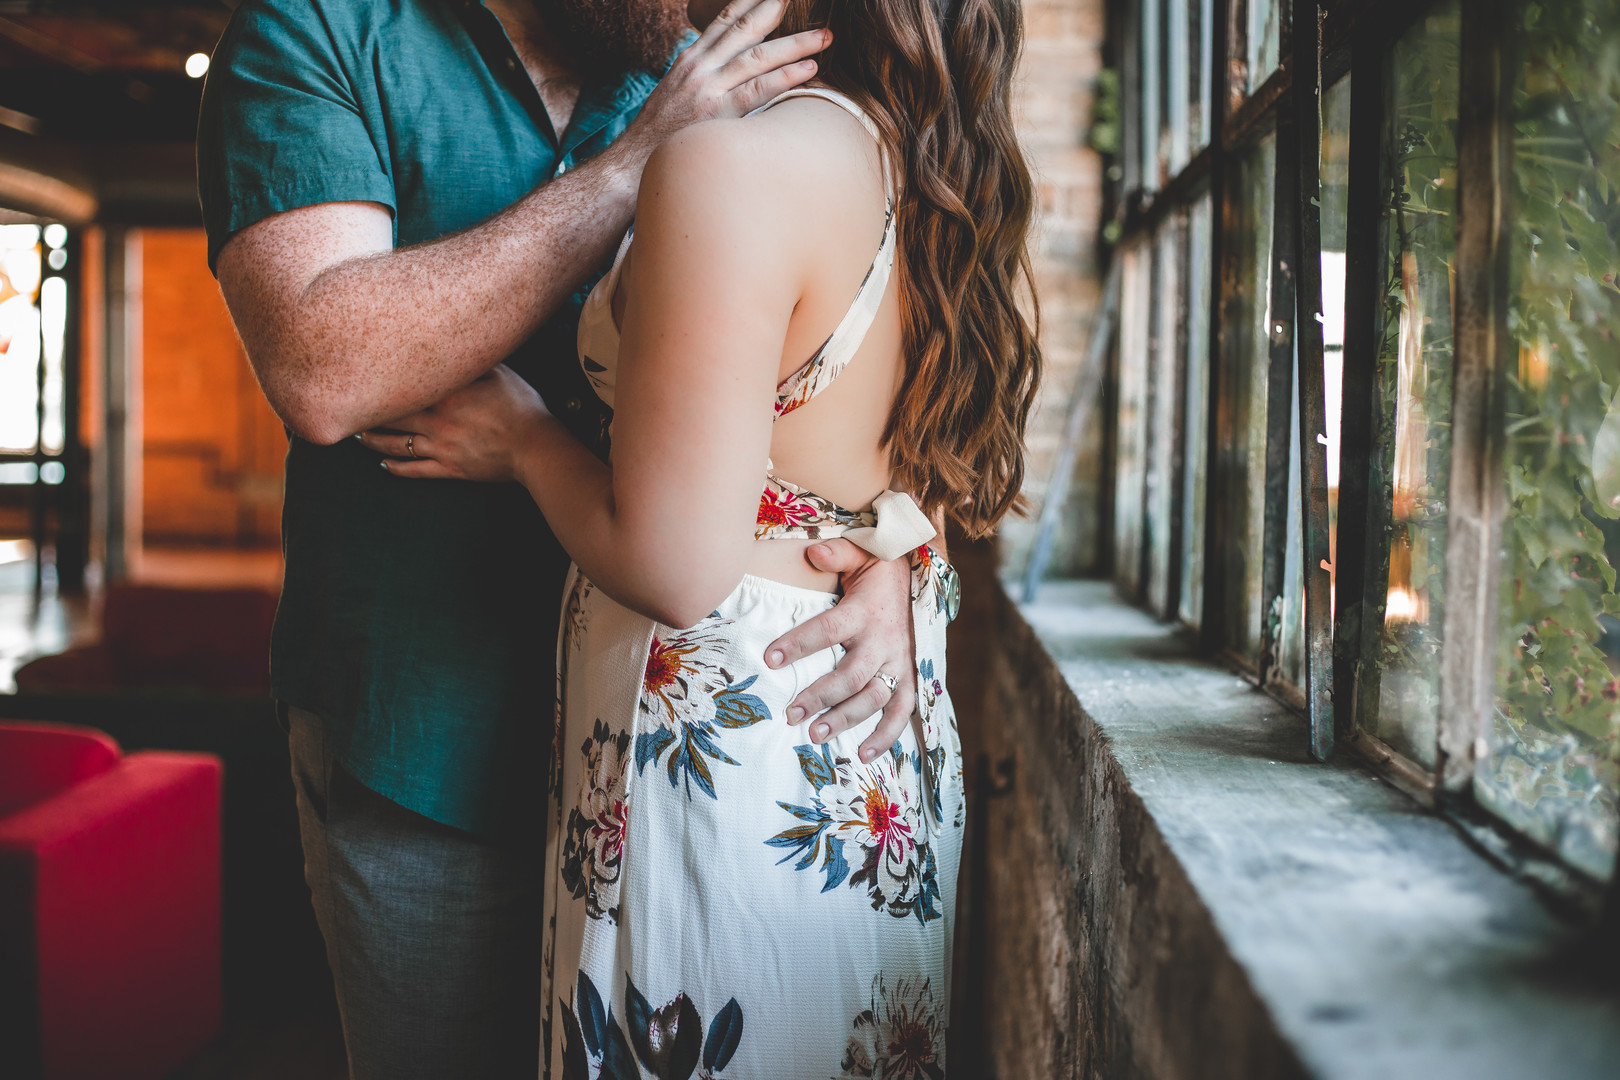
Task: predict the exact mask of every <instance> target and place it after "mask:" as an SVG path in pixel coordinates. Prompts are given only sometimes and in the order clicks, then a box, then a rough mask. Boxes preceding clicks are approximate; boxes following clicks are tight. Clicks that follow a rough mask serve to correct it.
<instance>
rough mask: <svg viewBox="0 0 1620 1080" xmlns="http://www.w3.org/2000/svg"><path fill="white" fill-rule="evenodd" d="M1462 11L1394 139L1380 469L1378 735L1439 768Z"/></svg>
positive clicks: (1425, 34) (1395, 117)
mask: <svg viewBox="0 0 1620 1080" xmlns="http://www.w3.org/2000/svg"><path fill="white" fill-rule="evenodd" d="M1458 10H1459V9H1458V3H1457V0H1451V2H1449V3H1441V4H1439V5H1437V7H1436V8H1435V10H1434V13H1433V14H1431V15H1430V16H1429V17H1428V18H1426V19H1424V20H1422V21H1420V22H1418V23H1417V24H1415V25H1414V26H1413V27H1412V28H1411V29H1410V30H1408V31H1407V32H1406V34H1405V35H1403V36H1402V37H1401V39H1400V41H1398V42H1397V43H1396V45H1395V50H1394V56H1393V58H1392V61H1393V62H1392V63H1391V65H1390V71H1391V74H1390V87H1389V99H1388V100H1389V103H1390V104H1389V117H1388V121H1387V123H1386V125H1385V136H1386V138H1387V139H1388V141H1389V146H1388V151H1387V152H1388V155H1389V158H1388V160H1389V161H1390V163H1391V168H1392V169H1393V171H1394V180H1393V184H1392V186H1391V194H1392V196H1393V199H1392V201H1391V202H1390V203H1389V205H1388V206H1387V207H1386V208H1385V216H1384V229H1385V230H1386V237H1387V243H1388V250H1389V252H1390V259H1389V265H1388V267H1387V268H1386V273H1387V278H1386V285H1385V293H1384V295H1385V297H1386V298H1387V299H1386V301H1385V303H1386V310H1385V313H1384V340H1383V342H1382V345H1381V348H1380V352H1379V358H1378V394H1379V400H1380V402H1381V409H1382V415H1381V417H1380V419H1379V423H1380V426H1381V432H1382V434H1381V439H1380V451H1381V453H1382V454H1383V455H1384V456H1383V458H1382V460H1381V461H1379V462H1378V463H1377V464H1378V466H1379V468H1380V469H1381V470H1382V478H1383V487H1384V490H1388V491H1392V492H1393V495H1392V496H1391V498H1392V506H1391V511H1390V522H1391V526H1392V528H1391V530H1390V533H1389V568H1388V582H1389V584H1388V592H1387V595H1386V598H1385V605H1384V623H1383V635H1382V637H1381V639H1380V642H1379V650H1380V657H1381V659H1382V671H1381V673H1380V681H1379V699H1378V712H1377V717H1376V719H1375V721H1374V723H1373V733H1374V734H1376V735H1377V736H1378V737H1379V738H1381V739H1383V740H1384V741H1385V742H1387V743H1389V745H1390V746H1392V747H1394V748H1395V749H1396V750H1399V751H1400V752H1401V753H1402V754H1404V755H1406V756H1407V757H1409V758H1411V759H1412V760H1413V761H1416V762H1418V763H1420V764H1422V765H1426V766H1428V767H1431V768H1432V767H1433V766H1434V764H1435V738H1436V733H1437V724H1438V709H1439V693H1440V627H1441V621H1442V620H1441V610H1442V605H1443V604H1444V601H1445V591H1444V586H1445V575H1444V561H1445V553H1446V483H1447V479H1448V476H1449V470H1450V463H1451V425H1450V420H1451V356H1452V351H1451V312H1452V306H1453V303H1454V301H1455V297H1454V295H1453V287H1452V286H1453V282H1454V280H1455V278H1454V275H1453V261H1454V258H1455V255H1456V247H1457V243H1456V209H1457V200H1456V191H1457V143H1456V130H1457V56H1458V54H1457V42H1458V39H1457V35H1458V29H1459V13H1458ZM1391 436H1392V437H1391ZM1378 489H1379V485H1375V486H1374V490H1375V491H1376V490H1378ZM1375 577H1376V575H1375Z"/></svg>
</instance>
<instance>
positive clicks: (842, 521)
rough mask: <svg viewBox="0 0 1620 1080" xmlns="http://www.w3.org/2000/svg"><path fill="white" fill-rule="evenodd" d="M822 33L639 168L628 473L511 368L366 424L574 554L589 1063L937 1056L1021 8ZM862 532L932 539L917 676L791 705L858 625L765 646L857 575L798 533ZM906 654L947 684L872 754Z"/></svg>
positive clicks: (626, 302)
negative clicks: (963, 617) (807, 57)
mask: <svg viewBox="0 0 1620 1080" xmlns="http://www.w3.org/2000/svg"><path fill="white" fill-rule="evenodd" d="M719 6H720V5H719V3H718V0H692V4H691V14H692V17H693V21H694V22H695V23H696V24H697V25H699V26H702V25H705V24H706V23H707V22H708V21H709V20H710V19H711V18H712V17H713V16H714V13H715V9H717V8H718V7H719ZM818 25H819V26H825V27H826V28H827V29H828V30H829V31H830V32H831V35H832V44H831V46H830V47H829V48H828V50H827V51H826V52H825V53H824V54H823V56H822V59H821V64H820V70H819V80H818V82H817V84H816V85H815V86H814V87H812V88H809V89H801V90H798V91H792V92H790V93H789V94H786V95H783V97H781V98H778V99H777V100H776V101H774V102H772V103H771V105H768V106H766V107H765V108H764V109H762V110H760V111H759V112H757V113H755V114H754V115H752V116H750V117H747V118H744V119H742V120H730V121H715V122H711V123H708V124H703V125H699V126H698V127H695V128H691V129H688V130H687V131H684V132H682V133H681V134H679V135H677V136H675V137H673V138H672V139H671V140H670V141H669V142H668V143H666V144H665V145H664V146H663V147H662V148H661V149H660V150H659V151H658V152H657V153H656V154H655V155H654V157H653V159H652V160H651V162H649V164H648V166H647V169H646V172H645V174H644V176H643V179H642V185H641V191H640V197H639V203H638V209H637V218H636V229H635V233H634V244H633V246H632V244H631V241H630V239H629V238H627V239H626V241H625V244H624V246H623V247H622V248H621V250H620V253H619V258H618V260H617V261H616V262H615V265H614V268H613V270H612V272H611V273H610V274H609V275H608V276H607V277H606V278H604V279H603V281H602V282H601V284H600V285H598V287H597V288H596V290H595V291H594V292H593V294H592V295H591V298H590V300H589V302H588V303H587V305H586V308H585V311H584V313H583V315H582V317H581V322H580V332H579V341H580V362H581V364H583V365H584V367H585V369H586V371H587V372H588V373H589V375H590V376H591V379H592V382H593V384H594V385H595V386H596V388H597V390H598V392H599V393H600V395H601V396H602V398H603V400H604V401H606V402H607V403H609V404H611V405H613V406H614V408H615V419H614V427H613V452H612V466H611V469H610V468H609V467H607V466H604V465H602V464H601V463H599V462H598V461H597V460H596V459H595V458H593V457H592V456H591V455H590V454H589V453H588V452H586V451H585V450H584V449H582V448H581V447H580V446H579V445H578V444H577V443H575V442H573V440H572V439H570V438H569V436H568V435H567V434H566V433H565V432H564V430H563V429H562V427H561V425H560V424H558V423H557V421H556V420H555V419H553V418H552V417H551V416H550V415H549V414H547V413H546V411H545V407H544V406H543V404H542V403H541V402H540V400H539V398H538V397H537V396H536V395H535V394H534V392H533V391H532V390H531V389H530V388H529V387H528V386H527V385H526V384H525V383H523V382H522V381H521V380H520V379H518V378H517V377H516V376H514V375H512V374H511V373H510V372H507V371H504V370H503V369H497V370H496V371H495V372H494V373H493V374H492V375H491V376H489V377H487V378H485V379H483V380H480V382H478V383H476V384H474V385H473V386H472V387H469V388H468V389H467V390H465V391H462V392H460V393H458V394H457V395H454V396H453V397H452V398H451V399H449V400H448V401H446V402H445V403H443V404H441V405H439V406H435V407H434V408H433V409H431V410H428V411H427V412H425V413H423V414H419V415H418V416H415V417H409V418H406V419H404V420H402V421H400V422H399V423H398V424H397V425H396V427H397V429H398V430H400V431H404V432H407V433H410V434H405V435H400V434H368V435H366V436H365V439H366V442H367V444H368V445H370V446H372V447H374V448H376V449H378V450H380V451H381V452H383V453H384V454H386V455H390V456H391V457H392V458H393V460H389V461H385V462H384V467H385V468H389V469H390V470H391V471H393V472H395V473H396V474H398V475H400V476H404V477H458V478H465V479H473V480H509V479H516V480H518V481H520V482H522V483H523V484H525V485H526V486H527V487H528V489H529V491H530V492H531V493H532V494H533V496H534V498H535V500H536V502H537V503H538V504H539V505H540V508H541V509H542V510H543V511H544V512H545V514H546V517H547V520H548V521H549V522H550V524H551V526H552V528H553V530H554V531H555V532H556V534H557V536H558V538H559V539H560V540H561V541H562V543H563V544H564V546H565V547H566V548H567V549H568V551H569V553H570V554H571V555H572V556H573V558H574V560H575V570H574V572H573V574H572V576H571V579H570V583H569V586H568V589H567V592H566V596H567V600H566V602H565V609H564V612H563V633H562V635H561V643H560V646H559V658H558V677H559V684H560V693H559V707H560V715H559V718H558V723H557V730H558V733H559V734H558V746H559V750H558V753H557V754H555V755H554V761H555V762H556V765H555V766H554V776H553V779H552V793H553V795H554V797H555V799H556V803H555V807H556V815H557V816H556V820H555V822H554V823H553V824H554V828H551V829H550V830H549V836H548V842H547V859H548V866H549V867H550V874H551V882H550V885H549V886H548V892H547V907H548V909H549V910H548V912H547V920H548V925H547V956H548V961H547V962H548V967H549V970H548V990H547V998H546V999H547V1002H548V1010H547V1018H548V1019H547V1024H546V1028H547V1055H548V1062H549V1064H548V1070H549V1072H548V1075H557V1076H561V1077H564V1078H567V1080H573V1078H575V1077H580V1078H584V1077H591V1076H597V1075H600V1076H603V1077H610V1078H634V1077H640V1076H646V1075H651V1076H655V1077H660V1078H664V1077H679V1078H685V1077H688V1076H691V1075H693V1073H694V1071H695V1070H696V1071H698V1074H699V1075H702V1076H713V1077H722V1078H723V1077H728V1076H731V1077H743V1078H751V1080H760V1078H764V1077H770V1078H773V1080H781V1078H791V1077H805V1078H812V1077H814V1078H817V1080H825V1078H827V1077H831V1076H835V1075H842V1076H848V1077H885V1078H896V1077H939V1076H942V1075H943V1073H944V1050H945V1048H944V1028H945V1022H946V1018H947V1016H948V1012H949V992H948V986H947V980H948V977H949V971H950V947H951V927H952V919H951V913H952V908H953V900H954V893H955V884H956V871H957V863H958V859H959V856H960V851H961V825H962V819H963V801H962V786H961V754H960V748H959V744H958V741H957V736H956V730H955V719H954V715H953V713H952V710H951V705H950V699H949V697H948V695H947V694H946V693H945V690H944V685H943V680H944V669H945V656H944V640H945V639H944V629H945V623H946V607H947V584H948V581H949V575H948V572H947V568H945V567H944V565H943V562H942V560H941V559H940V558H939V554H938V551H937V549H936V548H935V547H934V546H932V545H931V544H930V543H929V541H930V540H932V539H933V537H934V533H935V528H934V525H933V524H932V523H931V520H930V519H932V520H933V521H938V520H941V519H942V517H943V515H944V514H946V513H948V514H951V515H953V516H955V518H956V519H957V520H958V522H959V523H960V524H961V525H962V527H963V528H964V530H965V531H966V532H967V533H968V534H969V535H981V534H984V533H986V532H988V531H989V530H990V529H992V528H993V527H994V526H995V524H996V523H997V522H998V521H999V519H1000V518H1001V517H1002V516H1003V515H1004V514H1006V513H1007V512H1008V511H1009V510H1010V509H1011V508H1013V507H1014V506H1015V504H1016V503H1017V500H1018V488H1019V483H1020V481H1021V478H1022V469H1023V463H1022V439H1023V429H1024V421H1025V417H1026V415H1027V413H1028V411H1029V407H1030V403H1031V399H1032V396H1033V393H1034V388H1035V382H1036V378H1037V369H1038V367H1039V354H1038V350H1037V347H1036V345H1035V340H1034V335H1033V332H1032V330H1031V328H1030V326H1029V325H1028V323H1027V322H1026V320H1025V319H1024V318H1023V316H1022V315H1021V314H1020V313H1019V309H1018V305H1017V300H1018V295H1017V294H1018V290H1019V289H1020V288H1021V287H1022V286H1023V285H1025V284H1026V283H1027V281H1028V263H1027V258H1026V253H1025V234H1026V231H1027V227H1028V222H1029V214H1030V202H1031V187H1030V180H1029V176H1028V173H1027V170H1026V169H1025V167H1024V164H1023V161H1022V158H1021V156H1020V154H1019V151H1018V148H1017V145H1016V142H1015V141H1014V138H1013V134H1012V126H1011V122H1010V118H1009V114H1008V82H1009V80H1010V77H1011V74H1012V70H1013V65H1014V61H1015V58H1016V53H1017V49H1018V44H1019V35H1020V32H1021V28H1020V24H1019V8H1018V4H1017V3H1016V0H963V3H962V5H961V7H960V9H959V10H958V11H955V12H954V13H952V14H950V15H949V16H942V15H941V13H940V12H939V11H938V10H937V9H936V8H935V7H934V0H792V2H791V3H790V6H789V14H788V16H787V18H786V19H785V21H784V23H783V26H782V28H781V31H780V32H782V33H791V32H794V31H797V30H800V29H804V28H809V27H814V26H818ZM874 251H875V254H874ZM851 296H853V297H854V302H853V303H851V301H850V297H851ZM806 357H809V358H810V359H809V360H806ZM762 480H763V482H764V490H763V495H762V494H761V482H762ZM891 489H900V490H903V491H906V492H910V493H911V495H904V494H900V493H899V491H897V490H891ZM913 495H914V496H915V502H914V501H913V499H912V496H913ZM917 503H920V504H921V506H922V510H921V511H920V510H919V509H918V507H917ZM924 511H926V514H925V513H924ZM838 535H843V536H848V537H849V538H851V539H852V540H854V541H855V542H857V543H859V544H860V545H861V546H863V547H865V548H867V549H868V550H869V551H872V552H873V553H874V554H876V555H878V556H879V557H880V558H893V557H895V556H897V555H899V554H901V553H903V552H905V551H908V550H913V549H914V550H915V554H914V555H913V556H912V557H913V559H914V575H913V578H914V586H913V594H914V597H915V602H914V606H913V620H914V634H915V640H916V663H915V666H914V669H913V670H909V671H892V672H883V673H881V674H880V675H879V676H878V678H877V679H876V680H874V681H873V684H872V686H871V687H870V688H869V689H870V690H871V691H872V694H873V696H872V699H871V700H872V705H873V715H872V716H871V717H870V718H869V719H867V720H865V721H864V722H863V723H860V724H856V725H854V726H852V727H850V728H848V729H847V730H840V727H841V725H840V724H838V723H836V722H829V720H828V718H827V717H826V716H816V717H805V716H802V715H799V714H798V712H797V711H795V710H793V709H791V708H790V707H789V706H790V703H791V702H792V701H793V699H794V697H795V695H796V694H797V693H798V691H799V690H800V689H802V688H803V687H804V686H806V685H808V684H809V683H810V682H812V681H813V680H815V679H816V678H818V677H820V676H821V675H823V674H825V673H826V672H827V671H829V670H831V668H832V667H833V666H834V665H835V664H836V662H837V659H838V658H837V656H836V655H835V651H828V652H826V653H823V654H820V655H817V656H813V657H809V658H807V659H804V660H801V661H798V662H796V663H793V664H790V665H786V666H783V667H779V668H776V669H772V668H769V667H766V666H765V665H763V664H761V663H759V661H758V660H757V657H759V656H760V655H761V654H762V653H763V651H764V648H765V646H766V644H768V643H769V642H770V641H772V640H773V639H775V638H776V637H778V636H780V635H781V634H782V633H784V632H785V631H787V630H788V629H790V628H791V627H792V626H794V625H796V624H798V623H800V622H803V621H804V620H805V619H807V618H810V617H811V616H813V615H815V614H817V613H819V612H822V611H826V610H827V609H828V608H830V607H832V606H833V605H834V604H835V603H836V600H837V597H836V594H835V590H836V588H837V579H836V577H834V576H833V575H828V574H823V573H821V572H819V571H817V570H814V569H813V568H812V567H811V566H810V565H809V564H808V562H807V561H806V560H805V558H804V552H805V549H806V548H807V547H808V546H809V545H811V544H813V543H815V542H817V541H818V540H820V539H825V538H828V537H831V536H838ZM903 678H905V679H914V680H915V681H916V687H917V691H918V701H919V704H918V707H917V709H916V712H915V713H914V715H913V718H912V721H913V722H912V724H911V726H910V729H909V730H908V731H907V732H906V733H905V735H904V736H903V737H902V738H901V739H900V741H899V742H897V743H896V744H895V745H894V746H893V748H892V749H889V750H887V751H884V752H881V753H880V752H879V751H878V749H877V747H876V746H874V745H866V744H865V743H863V739H866V738H867V737H868V736H870V735H871V733H872V731H873V729H874V728H875V727H876V725H877V723H878V719H879V716H878V711H879V710H880V708H881V706H882V704H883V702H884V700H885V699H886V698H887V695H888V693H889V692H891V691H892V690H893V688H894V686H896V685H897V684H898V680H899V679H903ZM557 773H560V776H559V775H556V774H557Z"/></svg>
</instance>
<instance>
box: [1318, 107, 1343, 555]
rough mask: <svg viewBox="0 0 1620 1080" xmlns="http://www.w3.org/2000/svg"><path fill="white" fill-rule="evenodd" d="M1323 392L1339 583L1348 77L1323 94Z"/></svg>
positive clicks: (1332, 547)
mask: <svg viewBox="0 0 1620 1080" xmlns="http://www.w3.org/2000/svg"><path fill="white" fill-rule="evenodd" d="M1321 167H1322V195H1321V202H1322V391H1323V404H1324V405H1325V406H1326V413H1327V415H1326V419H1327V432H1326V435H1327V482H1328V561H1329V563H1330V565H1332V566H1333V567H1334V570H1333V573H1332V578H1333V580H1334V582H1335V583H1336V582H1337V581H1338V559H1339V550H1338V539H1339V426H1340V423H1341V422H1342V420H1343V416H1344V395H1343V393H1342V390H1343V387H1344V253H1345V241H1346V239H1347V230H1348V227H1349V213H1350V77H1349V76H1348V75H1347V76H1345V77H1344V78H1342V79H1340V80H1339V81H1338V82H1336V83H1334V84H1333V85H1332V86H1330V87H1328V89H1327V90H1326V91H1325V92H1323V94H1322V163H1321Z"/></svg>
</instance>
